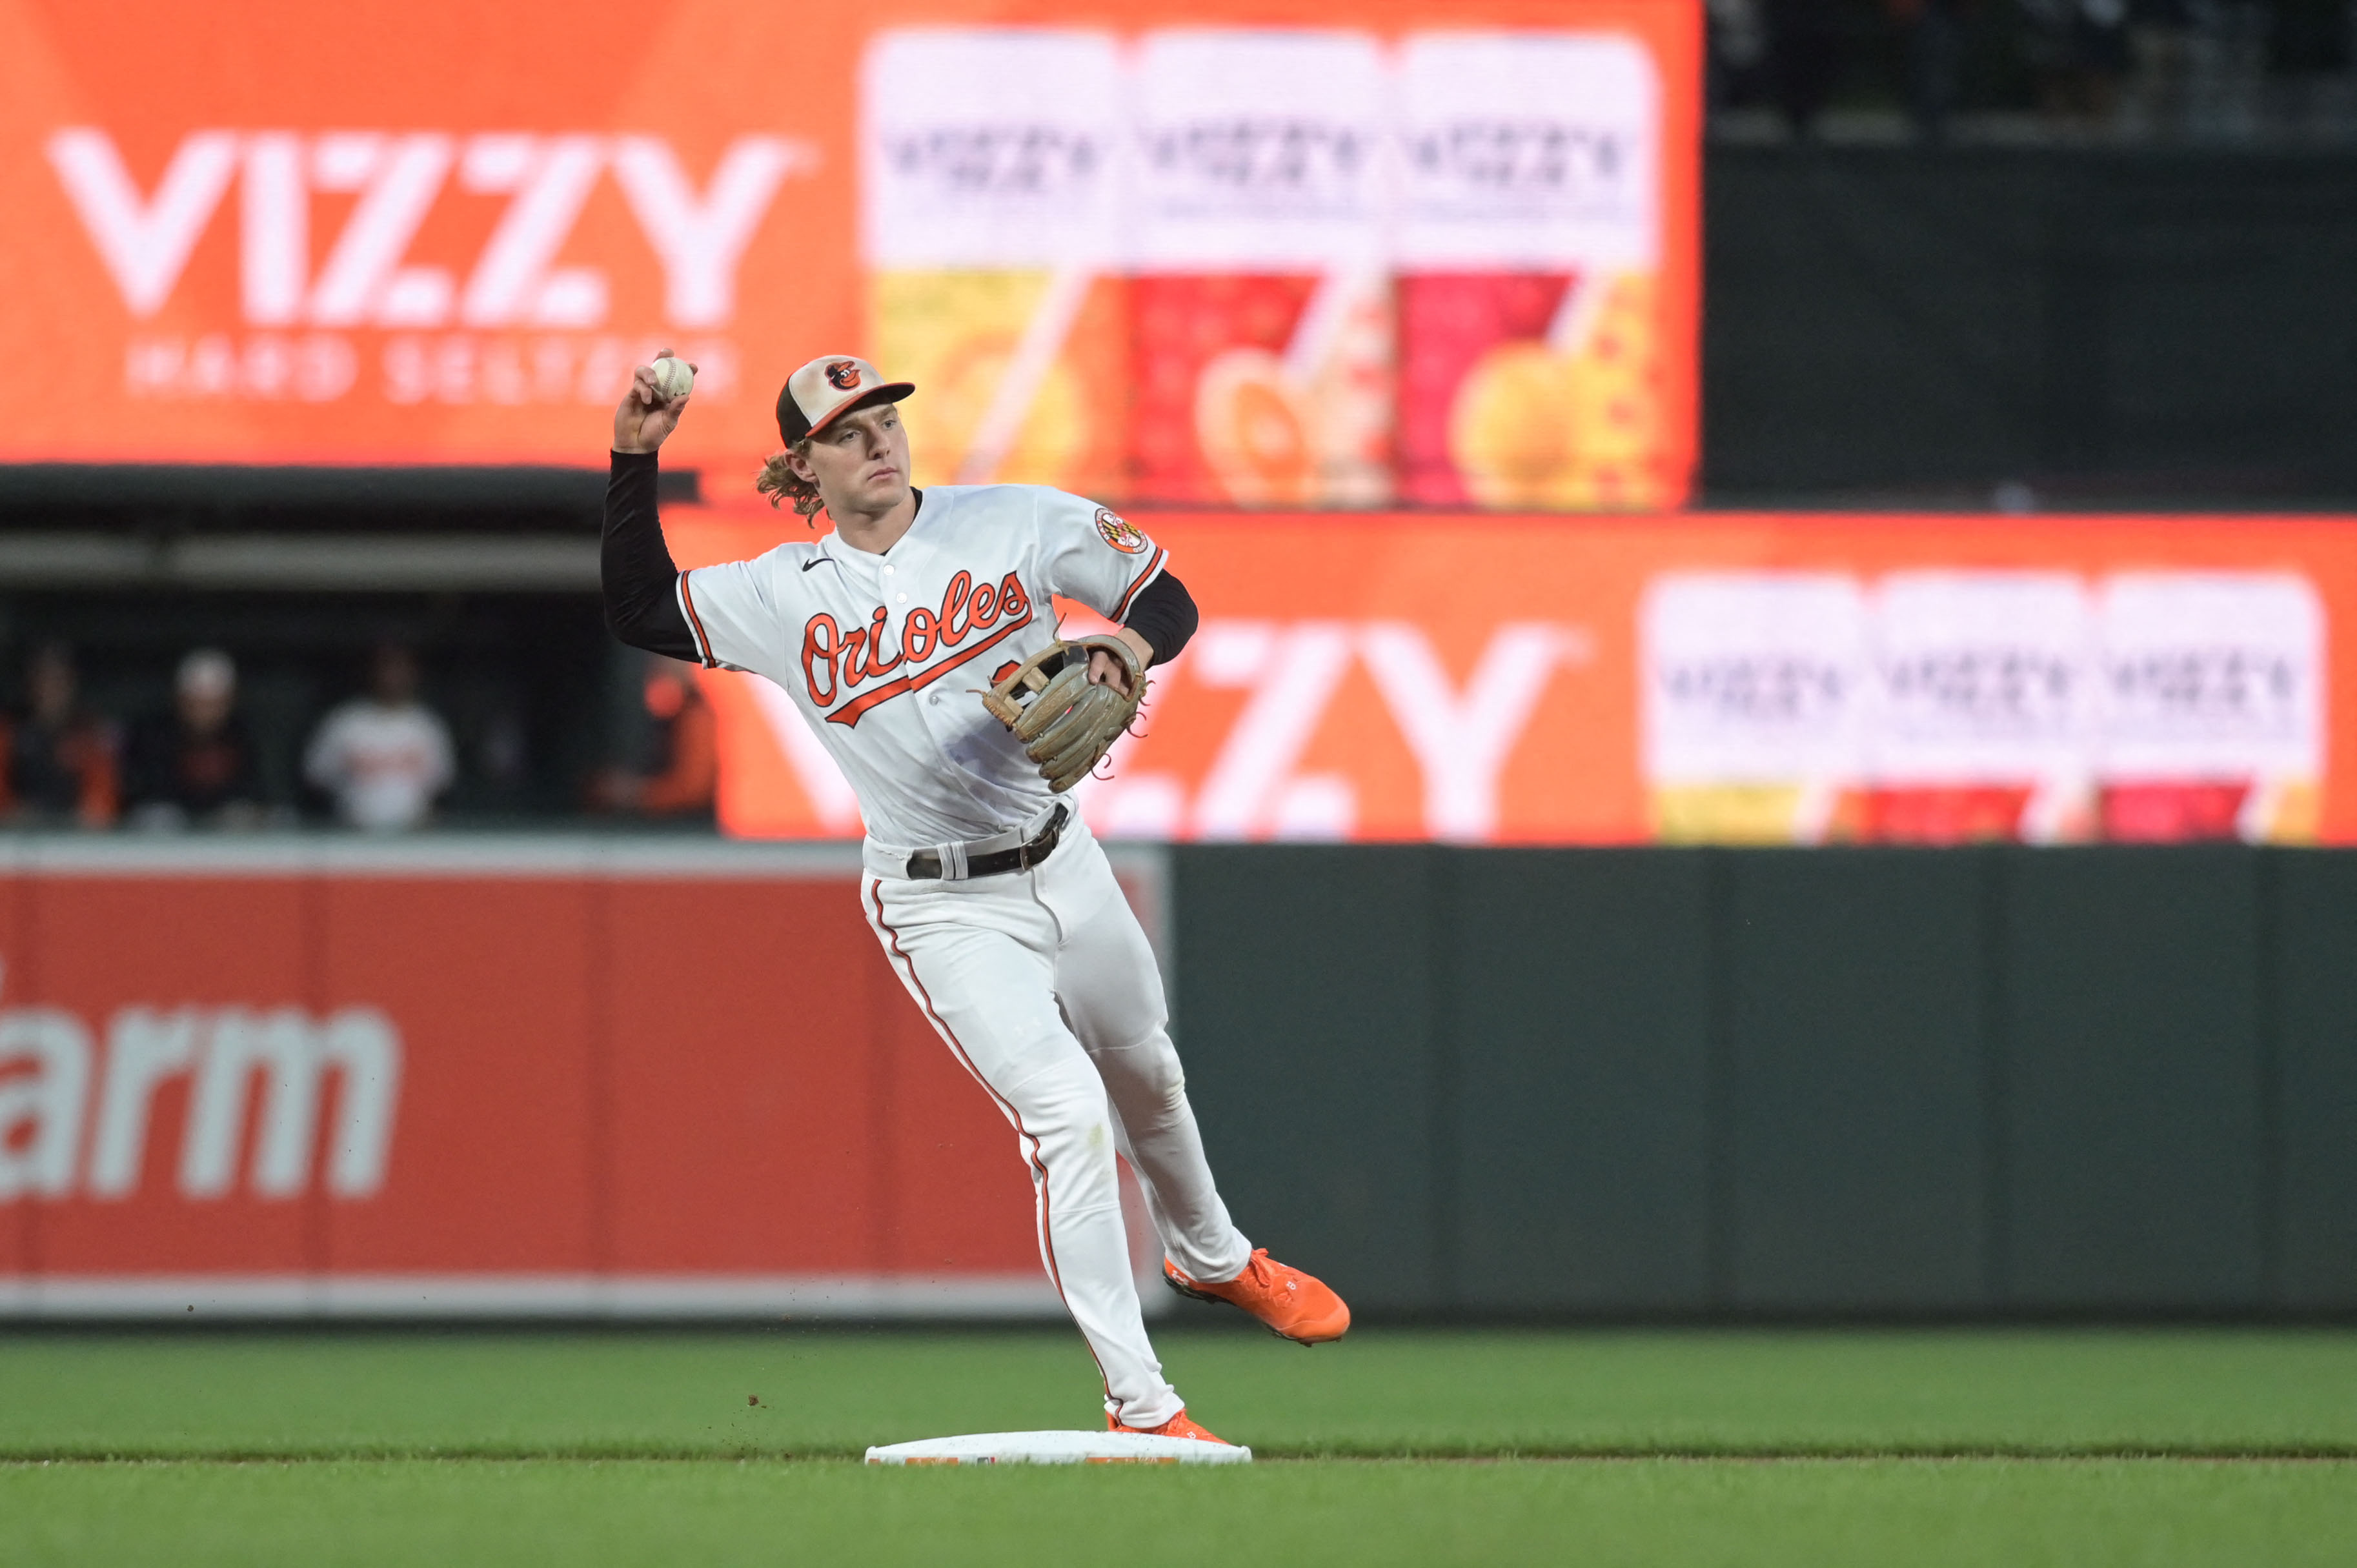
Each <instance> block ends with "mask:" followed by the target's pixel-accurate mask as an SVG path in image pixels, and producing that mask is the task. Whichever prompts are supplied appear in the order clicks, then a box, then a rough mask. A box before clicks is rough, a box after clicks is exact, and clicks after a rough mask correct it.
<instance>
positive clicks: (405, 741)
mask: <svg viewBox="0 0 2357 1568" xmlns="http://www.w3.org/2000/svg"><path fill="white" fill-rule="evenodd" d="M453 770H454V769H453V766H452V761H451V751H450V731H449V728H448V726H447V725H444V724H443V722H442V721H441V720H440V719H439V718H437V717H436V716H435V714H434V713H433V711H432V710H431V709H429V708H427V707H425V705H424V704H423V703H404V705H402V706H400V707H397V708H388V707H386V706H384V705H383V704H382V703H378V702H375V701H373V700H372V699H370V698H366V697H360V698H355V699H354V700H352V701H351V702H349V703H344V704H343V705H342V706H340V707H339V708H337V709H336V711H335V712H333V713H331V714H328V718H327V722H326V723H324V724H322V725H320V726H319V733H318V734H317V735H316V736H312V737H311V746H310V749H309V751H308V752H307V753H306V754H305V756H304V758H303V776H304V777H305V778H307V779H310V781H311V782H312V783H314V784H317V786H318V787H319V788H320V789H327V790H330V791H332V792H333V793H334V795H335V797H336V809H337V811H339V812H340V813H341V814H342V816H343V819H344V821H346V822H350V823H351V824H352V825H353V826H354V827H361V828H381V829H382V828H414V827H415V826H417V825H418V824H419V823H420V822H424V821H425V814H426V812H427V811H431V810H432V809H433V805H434V797H435V796H436V795H437V794H439V793H440V792H441V791H442V790H443V789H446V788H447V787H448V785H449V783H450V779H451V775H452V772H453Z"/></svg>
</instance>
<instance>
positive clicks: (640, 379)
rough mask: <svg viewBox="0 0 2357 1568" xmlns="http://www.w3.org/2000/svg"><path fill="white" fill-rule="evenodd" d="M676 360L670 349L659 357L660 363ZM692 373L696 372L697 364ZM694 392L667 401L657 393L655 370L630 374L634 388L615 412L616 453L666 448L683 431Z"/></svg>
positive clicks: (643, 367)
mask: <svg viewBox="0 0 2357 1568" xmlns="http://www.w3.org/2000/svg"><path fill="white" fill-rule="evenodd" d="M671 357H672V352H671V350H670V349H663V350H662V352H661V353H658V354H657V355H656V356H655V358H656V359H658V360H668V359H670V358H671ZM687 368H688V369H689V370H691V371H692V370H694V369H695V364H694V361H693V360H691V361H689V363H688V367H687ZM694 396H695V394H694V392H687V393H685V394H684V395H683V396H680V397H675V398H671V399H669V400H666V399H665V398H664V397H663V395H662V392H658V391H656V390H655V368H654V366H653V365H651V364H646V365H640V367H639V368H638V369H636V370H634V371H631V372H630V390H629V391H628V392H624V393H623V394H622V401H621V402H620V403H618V404H617V405H616V406H615V409H614V450H615V451H617V452H651V451H653V450H654V449H655V448H657V447H658V446H662V444H663V441H664V439H665V438H666V437H668V436H669V435H671V433H672V432H673V431H674V430H676V429H678V428H679V416H680V415H681V414H683V413H685V412H687V405H688V402H689V400H690V399H692V398H693V397H694Z"/></svg>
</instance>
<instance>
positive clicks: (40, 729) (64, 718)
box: [0, 642, 122, 828]
mask: <svg viewBox="0 0 2357 1568" xmlns="http://www.w3.org/2000/svg"><path fill="white" fill-rule="evenodd" d="M78 684H79V682H77V681H76V679H75V675H74V666H73V655H72V653H71V652H70V651H69V650H67V648H66V647H65V646H64V644H62V643H54V642H53V643H50V644H48V646H46V647H44V648H42V649H40V650H38V651H37V652H36V653H35V654H34V655H33V658H32V661H31V662H30V663H29V664H28V665H27V666H26V670H25V716H24V717H23V718H21V719H15V720H9V719H0V763H4V764H5V776H0V815H5V816H6V817H8V818H9V819H10V820H12V821H14V822H20V823H34V824H45V823H66V822H76V823H79V824H81V826H83V827H86V828H102V827H107V826H110V825H111V824H112V823H113V821H114V817H115V813H116V811H119V810H120V809H121V806H122V799H121V793H122V780H121V779H120V777H119V774H118V770H117V764H116V759H115V747H116V736H115V733H114V726H113V725H112V724H110V723H108V722H107V721H106V720H105V719H103V718H102V717H100V716H99V715H98V714H93V713H91V712H89V711H88V710H87V709H85V708H83V707H82V706H81V703H80V701H79V693H78V691H77V687H78Z"/></svg>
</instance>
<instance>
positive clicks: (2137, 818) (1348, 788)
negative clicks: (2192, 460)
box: [665, 508, 2357, 844]
mask: <svg viewBox="0 0 2357 1568" xmlns="http://www.w3.org/2000/svg"><path fill="white" fill-rule="evenodd" d="M1132 516H1133V521H1136V522H1137V523H1138V525H1139V526H1140V527H1142V528H1143V529H1145V530H1146V532H1148V533H1150V534H1151V536H1152V539H1153V542H1155V543H1156V544H1157V545H1159V546H1161V547H1163V548H1165V549H1167V550H1168V552H1169V560H1170V570H1171V571H1172V572H1174V573H1175V574H1177V575H1178V576H1179V578H1181V579H1182V580H1183V581H1184V582H1185V583H1186V584H1187V585H1188V587H1189V591H1190V592H1191V593H1192V595H1193V596H1194V597H1195V599H1196V601H1197V603H1198V604H1199V606H1200V609H1201V613H1202V624H1201V627H1200V630H1199V631H1198V632H1197V633H1196V635H1195V638H1194V640H1193V642H1192V643H1191V644H1190V645H1189V647H1188V649H1187V650H1186V651H1185V653H1184V654H1183V655H1182V656H1181V657H1180V658H1179V659H1178V660H1176V661H1174V662H1173V663H1172V664H1171V665H1170V666H1169V667H1168V669H1166V670H1160V671H1156V672H1155V675H1154V682H1155V683H1154V686H1153V688H1152V691H1151V693H1150V694H1149V697H1148V700H1147V703H1146V714H1145V722H1144V725H1143V727H1142V731H1141V733H1138V734H1136V735H1135V736H1132V737H1131V738H1128V739H1125V740H1124V741H1122V742H1120V743H1118V744H1117V745H1116V746H1114V751H1113V752H1112V754H1111V757H1110V758H1109V766H1108V767H1107V768H1104V769H1103V774H1104V776H1103V778H1099V779H1090V780H1088V781H1085V782H1084V783H1083V784H1082V785H1081V786H1080V787H1079V788H1080V799H1081V802H1082V810H1083V811H1086V812H1087V813H1088V815H1089V817H1090V820H1091V822H1092V824H1093V825H1094V826H1095V827H1096V828H1097V829H1098V831H1099V832H1102V833H1103V834H1105V835H1106V836H1109V837H1115V838H1118V837H1137V838H1147V839H1158V840H1262V839H1357V840H1393V841H1413V840H1437V841H1446V842H1455V843H1517V844H1578V843H1972V842H1979V841H1987V840H1996V841H2015V842H2022V843H2086V842H2099V841H2115V842H2169V841H2178V840H2194V839H2244V840H2248V841H2252V842H2268V843H2311V842H2325V843H2352V842H2357V787H2352V780H2357V654H2352V647H2351V638H2350V635H2349V631H2348V628H2350V627H2351V626H2352V625H2357V528H2352V520H2349V519H2343V518H2302V519H2288V518H2287V519H2266V518H2233V519H2226V518H2135V517H2077V518H2069V519H2051V518H2050V519H2026V518H2006V517H1980V518H1959V517H1941V518H1932V517H1902V516H1870V515H1858V514H1842V515H1818V516H1794V515H1776V516H1762V515H1741V514H1719V515H1715V516H1686V517H1682V518H1677V519H1668V520H1664V519H1658V518H1654V519H1640V518H1631V519H1577V518H1546V517H1530V516H1524V517H1512V518H1510V517H1495V516H1490V517H1483V516H1476V515H1458V516H1453V517H1451V516H1440V517H1427V516H1422V515H1410V514H1401V513H1393V514H1389V515H1377V516H1357V517H1320V516H1316V515H1309V514H1293V515H1251V514H1238V513H1233V512H1231V513H1227V514H1224V515H1222V514H1201V513H1198V514H1176V513H1164V514H1154V513H1144V512H1139V513H1134V514H1132ZM800 526H801V525H800V523H799V521H797V520H795V519H793V518H791V517H787V518H783V519H780V518H779V517H777V516H775V515H774V514H771V513H770V512H768V511H767V510H766V509H761V510H752V509H745V510H725V509H709V510H699V509H692V508H679V509H674V510H672V511H671V512H670V513H669V514H668V516H667V520H666V523H665V529H666V532H668V533H669V535H670V537H671V541H672V544H673V551H674V553H676V554H678V555H679V557H680V559H681V561H682V563H683V564H706V563H709V562H713V561H718V560H725V559H733V558H736V557H739V556H745V555H750V554H754V553H759V552H760V551H763V550H766V549H768V548H770V546H771V545H772V544H774V543H775V542H778V541H779V540H780V538H783V537H787V536H788V535H789V532H790V531H793V530H798V529H799V528H800ZM1059 608H1060V610H1061V611H1062V612H1063V614H1064V625H1065V627H1066V628H1067V630H1068V632H1069V631H1072V630H1085V629H1102V623H1100V622H1096V621H1095V620H1094V618H1093V617H1092V616H1091V615H1090V613H1089V612H1087V611H1086V610H1082V609H1080V608H1078V607H1073V606H1071V605H1063V604H1060V606H1059ZM704 679H705V682H706V689H707V691H708V692H709V693H711V695H712V697H713V700H714V703H715V705H716V711H717V712H718V714H720V717H721V726H722V728H721V744H722V767H723V774H722V783H721V811H722V821H723V822H724V825H726V827H727V828H728V829H729V830H730V831H731V832H737V833H739V834H743V835H747V836H752V837H789V838H801V837H826V836H835V835H845V834H856V833H857V832H859V815H858V810H857V806H856V802H855V801H854V800H853V799H852V797H851V794H850V791H849V789H847V788H846V787H845V785H844V783H843V781H842V779H841V776H840V775H839V774H837V773H836V772H835V771H834V768H833V766H832V764H831V763H830V762H829V761H828V758H827V755H826V753H825V752H824V750H823V749H822V748H821V747H820V746H819V744H818V743H817V742H816V741H815V740H813V739H812V738H811V736H810V733H809V729H808V726H807V725H806V724H805V723H804V722H803V720H802V716H801V715H800V714H799V713H798V712H796V710H795V708H794V705H793V703H792V700H791V698H789V697H788V696H787V694H786V693H784V692H783V691H782V690H780V688H778V687H776V686H773V685H770V683H768V682H764V681H761V680H759V679H758V678H756V677H752V676H748V675H738V674H733V673H729V672H726V671H706V672H705V675H704ZM977 700H978V699H977Z"/></svg>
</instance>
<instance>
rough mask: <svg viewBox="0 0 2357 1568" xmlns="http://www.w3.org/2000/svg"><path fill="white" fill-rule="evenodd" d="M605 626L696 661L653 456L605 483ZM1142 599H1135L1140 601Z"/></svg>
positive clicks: (629, 456)
mask: <svg viewBox="0 0 2357 1568" xmlns="http://www.w3.org/2000/svg"><path fill="white" fill-rule="evenodd" d="M597 566H598V577H599V580H600V582H601V584H602V585H603V586H604V589H605V596H606V625H607V628H608V629H609V630H611V631H612V632H613V634H614V635H615V636H616V637H619V638H620V639H622V640H623V641H624V642H627V643H629V644H630V646H631V647H633V648H643V649H645V650H647V651H648V652H650V653H664V654H669V655H670V656H671V657H672V658H673V659H684V660H687V661H688V662H689V663H691V664H693V663H696V662H699V660H697V658H696V652H695V638H694V635H693V634H691V633H690V632H689V631H688V629H687V618H686V617H685V616H683V615H682V614H680V613H679V568H678V567H677V566H676V565H674V564H673V563H672V558H671V546H669V545H667V544H665V543H664V542H663V536H662V521H661V520H660V519H659V518H658V517H657V516H656V513H655V455H654V454H653V453H651V452H617V453H615V454H614V466H613V468H612V470H611V471H610V473H609V474H608V477H607V479H606V530H605V540H604V544H603V546H602V548H601V549H600V551H599V553H598V557H597ZM1138 597H1139V598H1140V599H1141V600H1143V599H1144V598H1145V595H1143V594H1141V595H1139V596H1138Z"/></svg>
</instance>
